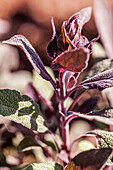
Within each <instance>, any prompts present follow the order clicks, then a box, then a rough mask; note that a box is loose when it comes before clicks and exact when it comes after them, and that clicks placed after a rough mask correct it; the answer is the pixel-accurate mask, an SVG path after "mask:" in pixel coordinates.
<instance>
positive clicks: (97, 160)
mask: <svg viewBox="0 0 113 170" xmlns="http://www.w3.org/2000/svg"><path fill="white" fill-rule="evenodd" d="M111 152H112V149H111V148H101V149H92V150H89V151H84V152H81V153H80V154H78V155H77V156H75V157H74V158H73V160H72V161H73V162H74V163H75V165H76V166H80V167H81V168H82V169H84V168H89V167H90V168H91V169H93V170H99V169H100V168H102V166H103V165H104V164H105V162H106V161H107V159H108V158H109V156H110V154H111Z"/></svg>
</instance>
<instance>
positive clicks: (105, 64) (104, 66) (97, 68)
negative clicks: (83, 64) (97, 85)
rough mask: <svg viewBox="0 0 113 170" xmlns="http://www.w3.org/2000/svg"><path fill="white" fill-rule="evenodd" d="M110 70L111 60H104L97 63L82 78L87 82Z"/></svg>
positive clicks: (112, 64) (112, 65)
mask: <svg viewBox="0 0 113 170" xmlns="http://www.w3.org/2000/svg"><path fill="white" fill-rule="evenodd" d="M111 68H113V60H109V59H105V60H102V61H99V62H97V63H96V64H95V65H94V66H93V67H92V68H91V70H89V71H88V72H87V74H86V75H85V77H84V80H87V79H89V78H91V77H93V76H95V75H98V74H100V73H102V72H104V71H106V70H108V69H111Z"/></svg>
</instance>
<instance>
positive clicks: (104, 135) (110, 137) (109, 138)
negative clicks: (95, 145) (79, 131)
mask: <svg viewBox="0 0 113 170" xmlns="http://www.w3.org/2000/svg"><path fill="white" fill-rule="evenodd" d="M89 133H90V134H94V135H96V136H97V138H98V141H99V145H100V147H101V148H105V147H110V148H112V149H113V132H108V131H104V130H94V131H92V132H89Z"/></svg>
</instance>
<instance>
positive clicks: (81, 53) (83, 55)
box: [51, 48, 89, 73]
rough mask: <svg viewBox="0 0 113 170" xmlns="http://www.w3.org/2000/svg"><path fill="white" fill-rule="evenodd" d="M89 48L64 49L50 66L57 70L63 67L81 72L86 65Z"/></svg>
mask: <svg viewBox="0 0 113 170" xmlns="http://www.w3.org/2000/svg"><path fill="white" fill-rule="evenodd" d="M88 60H89V50H88V49H87V48H81V49H79V50H70V51H65V52H64V53H62V54H61V55H59V56H58V57H57V58H56V59H55V60H54V61H53V62H52V66H51V67H52V68H53V69H54V70H58V69H60V68H63V69H64V70H68V71H72V72H75V73H78V72H82V71H83V70H84V69H85V68H86V67H87V65H88Z"/></svg>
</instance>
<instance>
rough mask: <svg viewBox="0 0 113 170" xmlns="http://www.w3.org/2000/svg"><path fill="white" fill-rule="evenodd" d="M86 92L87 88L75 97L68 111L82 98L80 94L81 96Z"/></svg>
mask: <svg viewBox="0 0 113 170" xmlns="http://www.w3.org/2000/svg"><path fill="white" fill-rule="evenodd" d="M84 92H85V89H84V90H83V91H82V92H81V93H80V95H78V96H77V97H75V98H74V99H73V102H72V104H71V105H70V107H69V108H68V111H67V112H69V111H71V110H73V108H74V106H75V104H76V103H77V100H78V99H79V98H80V96H81V95H82V94H83V93H84Z"/></svg>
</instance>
